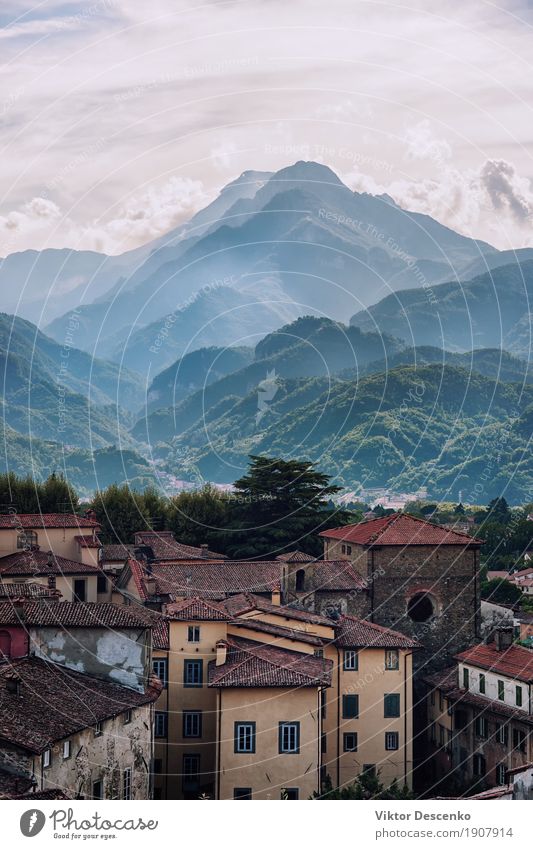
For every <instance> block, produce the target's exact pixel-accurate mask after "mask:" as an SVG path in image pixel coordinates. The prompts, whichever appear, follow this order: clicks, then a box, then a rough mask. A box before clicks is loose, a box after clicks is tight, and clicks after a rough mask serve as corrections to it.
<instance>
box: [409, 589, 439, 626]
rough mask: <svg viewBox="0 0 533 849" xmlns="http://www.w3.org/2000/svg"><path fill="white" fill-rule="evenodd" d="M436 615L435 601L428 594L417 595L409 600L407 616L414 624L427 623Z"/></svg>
mask: <svg viewBox="0 0 533 849" xmlns="http://www.w3.org/2000/svg"><path fill="white" fill-rule="evenodd" d="M434 613H435V607H434V604H433V599H432V598H431V596H430V595H429V594H428V593H416V594H415V595H414V596H413V597H412V598H410V599H409V603H408V605H407V615H408V616H409V617H410V619H412V620H413V622H427V621H428V620H429V619H431V618H432V616H433V615H434Z"/></svg>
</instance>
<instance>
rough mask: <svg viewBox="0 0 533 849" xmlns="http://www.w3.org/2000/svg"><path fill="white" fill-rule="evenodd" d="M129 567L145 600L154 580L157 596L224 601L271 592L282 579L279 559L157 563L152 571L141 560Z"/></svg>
mask: <svg viewBox="0 0 533 849" xmlns="http://www.w3.org/2000/svg"><path fill="white" fill-rule="evenodd" d="M128 565H129V568H130V569H131V572H132V575H133V579H134V581H135V584H136V586H137V590H138V592H139V595H140V597H141V598H146V597H147V596H148V595H149V593H148V592H147V588H146V581H147V580H150V579H153V580H154V581H155V594H156V595H169V596H171V597H174V598H180V597H183V596H185V597H191V598H192V597H201V598H204V599H205V598H207V599H214V600H221V599H224V598H225V597H226V596H227V595H231V594H233V593H241V592H242V591H249V592H264V593H271V592H272V591H273V590H274V589H276V588H277V587H278V586H279V577H280V575H279V571H280V565H279V563H278V562H277V561H275V560H271V561H252V562H246V561H241V560H225V561H222V562H220V563H209V562H203V563H202V562H199V561H197V560H194V561H189V562H185V563H153V564H152V565H151V567H150V571H149V572H148V571H147V570H146V569H145V568H144V567H143V564H142V563H140V562H139V561H137V560H132V561H130V562H129V564H128Z"/></svg>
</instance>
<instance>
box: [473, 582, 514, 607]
mask: <svg viewBox="0 0 533 849" xmlns="http://www.w3.org/2000/svg"><path fill="white" fill-rule="evenodd" d="M481 597H482V598H484V599H485V600H486V601H493V602H495V603H496V604H515V603H516V602H517V601H518V600H519V599H520V598H521V597H522V593H521V591H520V589H519V588H518V587H517V586H516V584H513V583H511V581H506V580H505V578H495V579H494V580H493V581H486V582H485V583H483V584H482V585H481Z"/></svg>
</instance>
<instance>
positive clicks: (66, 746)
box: [63, 740, 70, 761]
mask: <svg viewBox="0 0 533 849" xmlns="http://www.w3.org/2000/svg"><path fill="white" fill-rule="evenodd" d="M67 758H70V740H63V760H64V761H66V760H67Z"/></svg>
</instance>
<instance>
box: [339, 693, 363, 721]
mask: <svg viewBox="0 0 533 849" xmlns="http://www.w3.org/2000/svg"><path fill="white" fill-rule="evenodd" d="M358 716H359V696H346V695H345V696H343V697H342V718H343V719H356V718H357V717H358Z"/></svg>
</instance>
